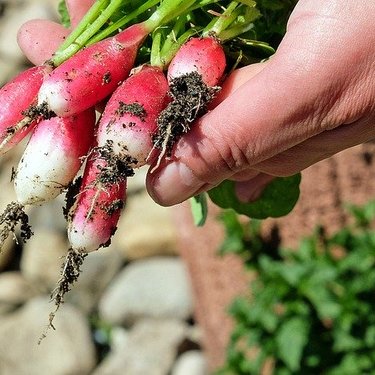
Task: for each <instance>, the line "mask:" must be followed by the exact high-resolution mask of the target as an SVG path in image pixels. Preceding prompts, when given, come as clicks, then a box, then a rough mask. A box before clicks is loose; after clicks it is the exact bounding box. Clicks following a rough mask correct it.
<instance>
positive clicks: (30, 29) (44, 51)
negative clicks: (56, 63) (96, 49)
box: [17, 0, 95, 65]
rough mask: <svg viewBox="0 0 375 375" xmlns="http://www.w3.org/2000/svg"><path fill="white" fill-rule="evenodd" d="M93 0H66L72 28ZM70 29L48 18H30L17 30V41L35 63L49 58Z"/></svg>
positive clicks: (37, 63)
mask: <svg viewBox="0 0 375 375" xmlns="http://www.w3.org/2000/svg"><path fill="white" fill-rule="evenodd" d="M94 2H95V0H67V2H66V4H67V7H68V11H69V14H70V18H71V25H72V27H73V28H74V27H75V26H76V25H77V24H78V22H79V21H80V20H81V18H82V17H83V16H84V15H85V13H86V12H87V10H88V9H89V8H90V7H91V5H92V4H93V3H94ZM69 32H70V30H67V29H66V28H64V27H63V26H62V25H60V24H58V23H56V22H52V21H49V20H31V21H28V22H26V23H25V24H23V25H22V26H21V28H20V30H19V31H18V36H17V42H18V44H19V46H20V48H21V50H22V52H23V53H24V54H25V56H26V57H27V58H28V59H29V60H30V61H31V62H32V63H33V64H35V65H40V64H43V63H44V62H45V61H46V60H48V59H50V58H51V57H52V55H53V53H54V52H55V51H56V50H57V49H58V47H59V45H60V44H61V43H62V42H63V41H64V39H65V38H66V36H67V35H68V34H69Z"/></svg>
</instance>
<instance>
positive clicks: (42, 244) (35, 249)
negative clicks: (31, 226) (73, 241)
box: [20, 230, 68, 292]
mask: <svg viewBox="0 0 375 375" xmlns="http://www.w3.org/2000/svg"><path fill="white" fill-rule="evenodd" d="M67 250H68V244H67V242H66V239H65V237H64V236H63V235H62V234H61V233H59V232H52V231H47V230H40V231H38V232H36V233H35V235H34V236H32V237H31V238H30V239H29V240H28V241H27V242H26V244H25V246H24V249H23V254H22V258H21V265H20V267H21V272H22V274H23V275H24V276H25V278H27V279H28V280H29V281H30V282H32V283H33V284H34V285H35V286H37V287H38V288H40V289H41V290H44V291H45V292H49V291H51V290H52V289H53V288H54V287H55V285H56V282H57V280H58V279H59V277H60V269H61V265H62V264H63V261H64V257H65V255H66V253H67Z"/></svg>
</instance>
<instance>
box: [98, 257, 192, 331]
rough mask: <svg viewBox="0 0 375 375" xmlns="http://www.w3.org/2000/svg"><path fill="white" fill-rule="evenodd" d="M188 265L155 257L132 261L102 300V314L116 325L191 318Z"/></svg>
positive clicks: (168, 258)
mask: <svg viewBox="0 0 375 375" xmlns="http://www.w3.org/2000/svg"><path fill="white" fill-rule="evenodd" d="M191 293H192V292H191V289H190V283H189V280H188V275H187V271H186V268H185V264H184V263H183V262H182V261H181V259H179V258H177V257H176V258H174V257H154V258H150V259H144V260H138V261H134V262H132V263H130V264H129V265H128V266H127V267H126V268H125V269H124V270H123V271H122V272H121V273H119V274H118V276H117V277H116V278H115V279H114V280H113V282H112V283H111V285H110V286H109V287H108V289H107V290H106V291H105V293H104V294H103V296H102V298H101V300H100V302H99V313H100V315H101V317H102V318H103V319H104V320H106V321H108V322H110V323H112V324H117V325H121V324H132V323H133V322H135V321H137V320H139V319H141V318H144V317H154V318H176V319H182V320H184V319H187V318H189V317H190V316H191V315H192V313H193V302H192V294H191Z"/></svg>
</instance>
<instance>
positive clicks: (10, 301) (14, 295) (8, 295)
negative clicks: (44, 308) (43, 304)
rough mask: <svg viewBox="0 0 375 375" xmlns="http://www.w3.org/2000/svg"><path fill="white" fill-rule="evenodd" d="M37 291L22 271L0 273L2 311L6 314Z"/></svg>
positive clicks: (0, 303) (0, 304) (0, 309)
mask: <svg viewBox="0 0 375 375" xmlns="http://www.w3.org/2000/svg"><path fill="white" fill-rule="evenodd" d="M35 294H36V291H35V290H34V289H33V288H32V286H31V285H30V283H29V282H28V281H27V280H26V279H25V278H24V277H23V276H22V274H21V273H20V272H3V273H0V313H1V314H4V313H5V312H9V311H11V310H13V309H14V308H15V307H16V306H18V305H21V304H23V303H25V302H26V301H27V300H28V299H30V298H31V297H33V296H34V295H35Z"/></svg>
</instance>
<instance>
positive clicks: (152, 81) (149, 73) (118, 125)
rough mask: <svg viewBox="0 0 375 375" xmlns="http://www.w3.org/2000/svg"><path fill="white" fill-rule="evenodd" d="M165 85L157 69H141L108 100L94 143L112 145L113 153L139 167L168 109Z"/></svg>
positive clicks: (145, 67)
mask: <svg viewBox="0 0 375 375" xmlns="http://www.w3.org/2000/svg"><path fill="white" fill-rule="evenodd" d="M169 100H170V98H169V96H168V82H167V79H166V77H165V75H164V73H163V71H162V70H161V68H158V67H156V66H149V65H143V66H142V67H140V68H139V69H137V70H135V71H134V74H133V75H131V76H130V77H129V78H128V79H126V80H125V81H124V82H123V83H122V85H121V86H120V87H118V88H117V90H116V91H115V92H114V93H113V95H112V96H111V98H110V99H109V101H108V103H107V105H106V107H105V110H104V113H103V115H102V117H101V119H100V121H99V125H98V132H97V141H98V145H99V146H104V145H105V144H106V143H107V142H108V141H111V142H112V144H113V153H114V155H116V157H118V158H120V160H122V161H126V160H127V161H129V162H130V166H131V167H140V166H142V165H144V164H145V163H146V159H147V157H148V155H149V153H150V152H151V150H152V141H151V134H152V133H153V132H154V131H155V129H156V119H157V117H158V116H159V114H160V112H161V111H162V110H163V109H164V108H165V107H166V106H167V104H168V102H169Z"/></svg>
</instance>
